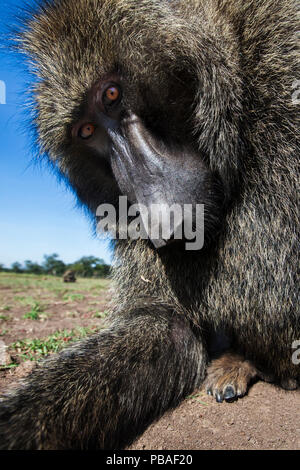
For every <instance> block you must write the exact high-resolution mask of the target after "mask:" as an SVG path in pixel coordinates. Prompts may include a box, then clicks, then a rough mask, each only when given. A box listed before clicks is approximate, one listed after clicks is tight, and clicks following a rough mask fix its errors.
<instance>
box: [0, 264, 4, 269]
mask: <svg viewBox="0 0 300 470" xmlns="http://www.w3.org/2000/svg"><path fill="white" fill-rule="evenodd" d="M4 269H5V268H4V264H2V263H0V271H4Z"/></svg>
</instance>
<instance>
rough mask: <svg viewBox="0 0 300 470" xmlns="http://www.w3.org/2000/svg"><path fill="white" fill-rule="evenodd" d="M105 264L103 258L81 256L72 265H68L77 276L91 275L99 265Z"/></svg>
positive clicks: (98, 268) (99, 268)
mask: <svg viewBox="0 0 300 470" xmlns="http://www.w3.org/2000/svg"><path fill="white" fill-rule="evenodd" d="M104 265H105V263H104V261H103V259H100V258H96V257H95V256H83V257H82V258H80V259H79V260H78V261H76V262H75V263H74V264H73V265H71V266H70V268H71V269H73V270H74V271H75V272H76V274H77V275H78V276H82V277H93V276H94V274H95V273H97V272H98V270H100V271H101V269H102V268H101V267H103V266H104Z"/></svg>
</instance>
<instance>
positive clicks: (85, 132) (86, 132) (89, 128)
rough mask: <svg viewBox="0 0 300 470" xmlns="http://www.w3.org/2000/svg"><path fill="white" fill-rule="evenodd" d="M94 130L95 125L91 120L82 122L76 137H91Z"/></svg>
mask: <svg viewBox="0 0 300 470" xmlns="http://www.w3.org/2000/svg"><path fill="white" fill-rule="evenodd" d="M95 130H96V127H95V126H94V124H92V123H91V122H89V123H87V124H84V125H83V126H81V128H80V129H79V132H78V137H80V138H81V139H89V138H90V137H92V135H93V134H94V132H95Z"/></svg>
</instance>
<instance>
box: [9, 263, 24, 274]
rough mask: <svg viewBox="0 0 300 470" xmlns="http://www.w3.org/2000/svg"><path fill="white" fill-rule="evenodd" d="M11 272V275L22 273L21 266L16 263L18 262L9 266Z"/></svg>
mask: <svg viewBox="0 0 300 470" xmlns="http://www.w3.org/2000/svg"><path fill="white" fill-rule="evenodd" d="M11 270H12V272H13V273H22V272H23V268H22V265H21V263H18V261H16V262H15V263H13V264H12V265H11Z"/></svg>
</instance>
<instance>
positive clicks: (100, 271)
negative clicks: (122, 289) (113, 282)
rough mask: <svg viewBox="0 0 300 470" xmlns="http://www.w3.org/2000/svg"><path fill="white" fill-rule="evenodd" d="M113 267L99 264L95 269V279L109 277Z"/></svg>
mask: <svg viewBox="0 0 300 470" xmlns="http://www.w3.org/2000/svg"><path fill="white" fill-rule="evenodd" d="M110 270H111V267H110V266H109V265H108V264H99V265H97V266H96V267H95V269H94V277H108V276H109V274H110Z"/></svg>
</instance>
